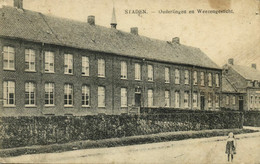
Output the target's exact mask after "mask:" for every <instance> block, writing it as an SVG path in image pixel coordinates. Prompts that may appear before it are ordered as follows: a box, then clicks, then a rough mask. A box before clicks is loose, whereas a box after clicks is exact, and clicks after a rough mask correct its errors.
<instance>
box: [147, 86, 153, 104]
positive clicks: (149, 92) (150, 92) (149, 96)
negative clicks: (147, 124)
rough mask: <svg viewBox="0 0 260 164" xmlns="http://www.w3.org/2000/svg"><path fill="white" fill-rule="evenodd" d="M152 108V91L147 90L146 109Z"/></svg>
mask: <svg viewBox="0 0 260 164" xmlns="http://www.w3.org/2000/svg"><path fill="white" fill-rule="evenodd" d="M152 106H153V90H152V89H148V107H152Z"/></svg>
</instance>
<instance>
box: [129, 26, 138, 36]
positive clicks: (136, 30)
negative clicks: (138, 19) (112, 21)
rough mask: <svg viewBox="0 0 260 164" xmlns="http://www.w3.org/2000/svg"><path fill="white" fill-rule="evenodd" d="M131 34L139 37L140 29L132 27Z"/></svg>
mask: <svg viewBox="0 0 260 164" xmlns="http://www.w3.org/2000/svg"><path fill="white" fill-rule="evenodd" d="M131 34H134V35H138V27H131Z"/></svg>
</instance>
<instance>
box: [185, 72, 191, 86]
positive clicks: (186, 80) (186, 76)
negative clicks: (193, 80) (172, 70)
mask: <svg viewBox="0 0 260 164" xmlns="http://www.w3.org/2000/svg"><path fill="white" fill-rule="evenodd" d="M189 74H190V73H189V71H188V70H185V71H184V84H189V81H190V75H189Z"/></svg>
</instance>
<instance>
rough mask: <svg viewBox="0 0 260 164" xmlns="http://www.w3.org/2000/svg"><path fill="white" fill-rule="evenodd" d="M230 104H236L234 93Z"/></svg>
mask: <svg viewBox="0 0 260 164" xmlns="http://www.w3.org/2000/svg"><path fill="white" fill-rule="evenodd" d="M232 104H233V105H236V96H234V95H233V96H232Z"/></svg>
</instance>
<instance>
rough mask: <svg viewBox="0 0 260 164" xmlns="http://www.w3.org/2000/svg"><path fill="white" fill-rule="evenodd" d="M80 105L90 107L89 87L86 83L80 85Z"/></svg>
mask: <svg viewBox="0 0 260 164" xmlns="http://www.w3.org/2000/svg"><path fill="white" fill-rule="evenodd" d="M81 105H82V106H83V107H90V88H89V86H88V85H82V87H81Z"/></svg>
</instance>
